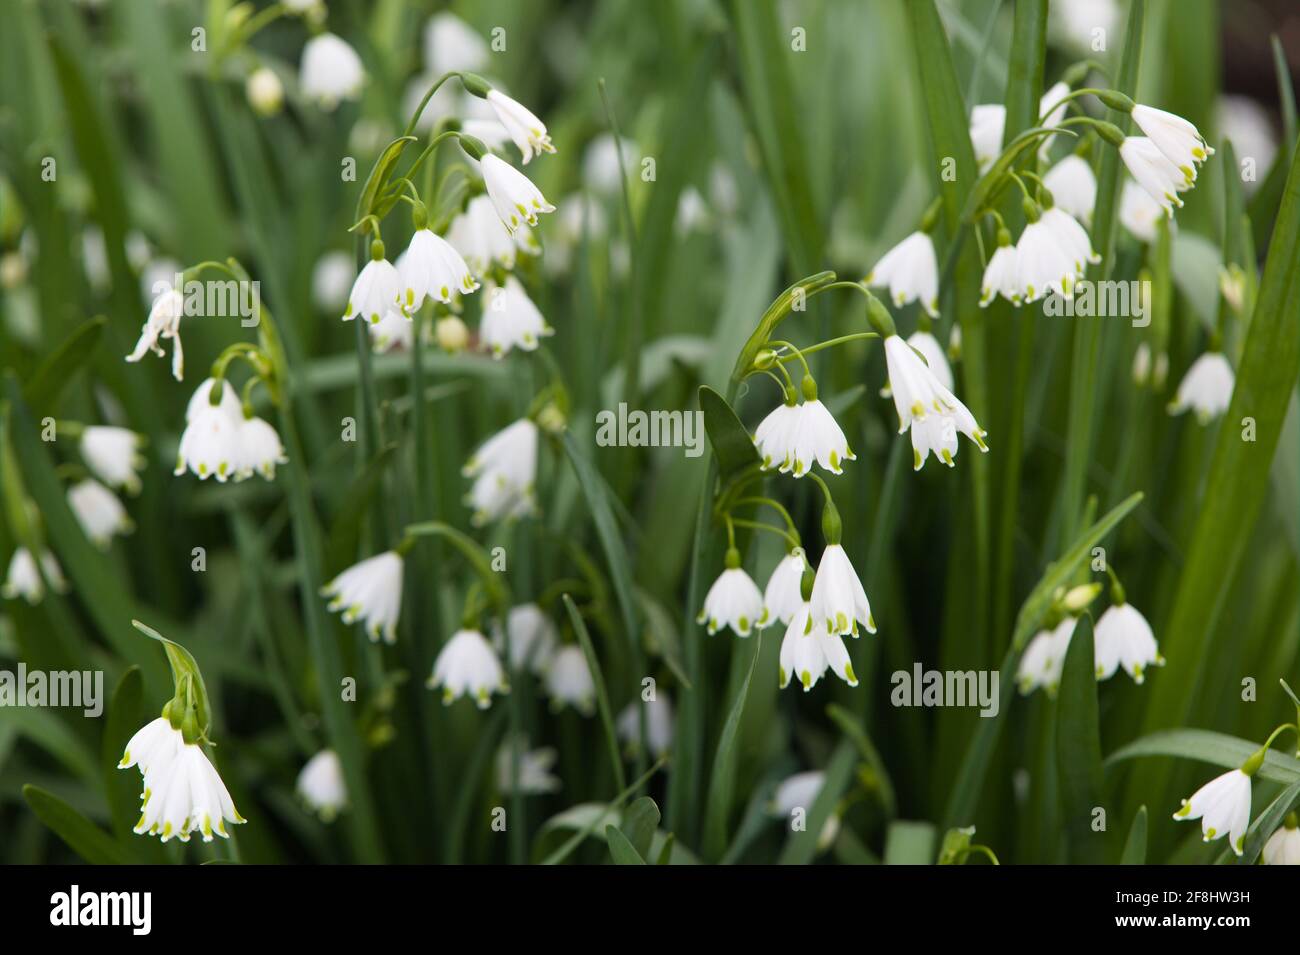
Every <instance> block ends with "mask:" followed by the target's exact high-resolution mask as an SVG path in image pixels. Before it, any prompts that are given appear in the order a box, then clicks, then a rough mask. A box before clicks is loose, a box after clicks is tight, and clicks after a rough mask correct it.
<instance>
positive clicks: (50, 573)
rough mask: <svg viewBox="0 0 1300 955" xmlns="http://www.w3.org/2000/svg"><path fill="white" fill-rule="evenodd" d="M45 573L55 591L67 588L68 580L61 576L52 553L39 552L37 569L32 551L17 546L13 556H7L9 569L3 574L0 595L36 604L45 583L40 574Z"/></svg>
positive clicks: (41, 594)
mask: <svg viewBox="0 0 1300 955" xmlns="http://www.w3.org/2000/svg"><path fill="white" fill-rule="evenodd" d="M42 573H44V574H45V579H46V580H48V581H49V582H50V586H51V587H52V588H53V589H54V591H55V592H56V593H63V592H64V591H66V590H67V589H68V582H67V581H66V580H65V579H64V577H63V570H62V569H61V568H60V567H59V562H58V561H57V560H55V559H54V555H53V554H51V553H50V552H49V551H45V552H44V553H42V554H41V566H40V569H39V570H38V569H37V567H36V561H35V560H34V559H33V558H32V552H31V551H29V550H28V549H27V548H26V547H19V548H18V549H17V550H15V551H14V555H13V557H11V558H9V570H8V573H7V574H6V575H5V582H4V584H3V585H2V586H0V596H2V597H4V598H5V599H6V600H13V599H15V598H17V597H22V598H23V599H24V600H26V601H27V602H28V603H29V604H33V605H35V604H38V603H40V602H41V599H42V598H43V597H44V596H45V583H44V581H42V580H41V574H42Z"/></svg>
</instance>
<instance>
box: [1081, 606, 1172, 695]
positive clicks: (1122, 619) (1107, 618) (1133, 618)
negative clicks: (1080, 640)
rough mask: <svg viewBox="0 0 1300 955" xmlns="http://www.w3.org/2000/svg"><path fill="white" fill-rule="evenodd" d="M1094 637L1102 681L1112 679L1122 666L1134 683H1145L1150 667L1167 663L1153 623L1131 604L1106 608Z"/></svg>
mask: <svg viewBox="0 0 1300 955" xmlns="http://www.w3.org/2000/svg"><path fill="white" fill-rule="evenodd" d="M1093 640H1094V643H1095V651H1096V654H1095V655H1096V664H1097V679H1098V680H1108V679H1110V677H1112V676H1113V675H1114V674H1115V671H1116V670H1117V669H1118V668H1119V667H1121V666H1122V667H1123V668H1124V670H1125V671H1126V672H1127V673H1128V675H1129V676H1131V677H1132V678H1133V682H1134V683H1141V682H1142V681H1143V680H1144V679H1145V678H1146V677H1145V672H1144V671H1145V670H1146V668H1147V667H1148V666H1161V665H1163V664H1164V662H1165V658H1164V657H1162V656H1161V655H1160V650H1159V648H1158V647H1157V646H1156V638H1155V636H1154V635H1153V634H1152V633H1151V624H1149V623H1147V620H1146V617H1144V616H1142V614H1141V613H1140V612H1139V611H1138V610H1137V608H1136V607H1134V606H1133V605H1132V604H1129V603H1122V604H1114V605H1112V606H1110V607H1108V608H1107V609H1106V612H1105V613H1103V614H1102V615H1101V617H1100V618H1099V619H1098V620H1097V629H1096V632H1095V633H1094V634H1093Z"/></svg>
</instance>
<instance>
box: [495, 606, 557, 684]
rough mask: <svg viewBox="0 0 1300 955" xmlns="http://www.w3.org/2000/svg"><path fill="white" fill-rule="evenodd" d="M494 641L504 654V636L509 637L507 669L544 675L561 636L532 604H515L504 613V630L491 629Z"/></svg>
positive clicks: (548, 619) (497, 626)
mask: <svg viewBox="0 0 1300 955" xmlns="http://www.w3.org/2000/svg"><path fill="white" fill-rule="evenodd" d="M492 636H493V642H494V643H495V644H496V647H497V649H498V650H499V651H500V652H501V653H502V654H505V652H506V637H507V636H509V638H510V639H509V643H510V653H509V654H508V659H509V660H510V666H511V668H512V669H515V670H522V669H525V668H527V669H529V670H532V672H533V673H536V674H537V675H538V676H541V675H542V674H543V673H545V672H546V668H547V666H549V665H550V662H551V657H552V656H554V655H555V649H556V647H558V646H559V643H560V635H559V632H558V631H557V630H556V629H555V623H554V622H553V621H552V620H551V618H550V617H548V616H547V615H546V613H545V612H544V611H543V610H542V608H541V607H539V606H537V604H534V603H526V604H518V605H517V606H514V607H511V608H510V610H509V612H507V613H506V627H505V630H502V629H501V626H500V624H497V625H496V626H495V627H494V628H493V634H492Z"/></svg>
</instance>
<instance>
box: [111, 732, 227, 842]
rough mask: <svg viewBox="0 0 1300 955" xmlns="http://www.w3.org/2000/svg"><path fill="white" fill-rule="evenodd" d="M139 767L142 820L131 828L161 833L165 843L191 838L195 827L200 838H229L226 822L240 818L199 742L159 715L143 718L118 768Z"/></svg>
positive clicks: (153, 834)
mask: <svg viewBox="0 0 1300 955" xmlns="http://www.w3.org/2000/svg"><path fill="white" fill-rule="evenodd" d="M132 766H135V767H138V768H139V770H140V773H141V775H142V776H143V777H144V791H143V792H142V793H141V796H140V802H141V806H140V819H139V821H138V822H136V824H135V832H137V833H139V834H141V835H143V834H145V833H148V834H149V835H151V836H160V837H161V838H162V841H163V842H168V841H170V840H172V839H180V840H181V842H189V841H190V836H191V834H193V833H195V832H197V833H199V834H200V835H201V836H202V837H203V841H204V842H211V841H212V838H213V836H214V835H217V836H221V837H222V838H223V839H225V838H228V837H229V836H230V833H229V832H227V831H226V823H227V822H229V823H241V822H244V821H245V820H244V818H243V817H242V816H241V815H240V814H239V811H238V810H236V809H235V804H234V802H233V801H232V800H231V798H230V793H229V792H228V791H227V790H226V784H225V783H224V782H222V781H221V776H220V774H218V773H217V770H216V768H215V767H214V766H213V765H212V763H211V762H210V761H209V760H208V757H207V754H206V753H204V752H203V748H202V747H201V746H199V745H198V744H197V743H186V742H185V737H184V736H183V735H182V734H181V731H180V730H178V729H176V728H175V727H173V726H172V725H171V723H170V722H169V721H168V720H166V719H164V718H163V717H161V716H160V717H158V718H157V719H155V720H152V721H151V722H149V723H146V724H145V725H144V726H143V727H141V728H140V730H139V731H138V732H137V733H136V734H135V735H134V736H132V737H131V739H130V740H129V741H128V742H127V744H126V750H125V751H124V752H123V754H122V759H121V761H120V762H119V763H118V764H117V767H118V769H130V768H131V767H132Z"/></svg>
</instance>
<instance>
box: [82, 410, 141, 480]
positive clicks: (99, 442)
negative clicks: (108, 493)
mask: <svg viewBox="0 0 1300 955" xmlns="http://www.w3.org/2000/svg"><path fill="white" fill-rule="evenodd" d="M143 443H144V437H143V436H141V435H138V434H136V433H135V432H134V431H131V430H129V429H127V428H114V427H111V426H108V425H87V426H86V428H85V430H83V431H82V432H81V445H80V447H81V458H82V460H83V461H85V462H86V467H88V468H89V469H90V471H91V473H93V474H94V475H95V477H97V478H99V479H100V480H101V481H103V482H104V483H105V484H107V485H108V486H109V487H116V488H121V489H123V490H124V491H126V492H127V493H128V494H136V493H138V492H139V490H140V477H139V475H138V474H137V473H136V472H137V471H139V470H140V469H141V468H143V467H144V466H145V459H144V455H142V454H141V453H140V446H141V445H142V444H143Z"/></svg>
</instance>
